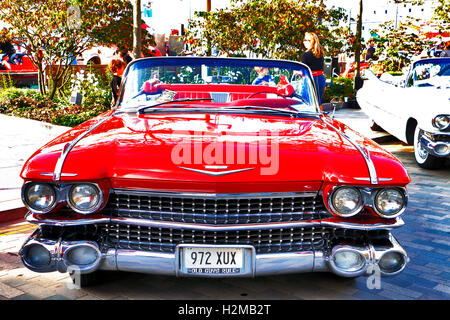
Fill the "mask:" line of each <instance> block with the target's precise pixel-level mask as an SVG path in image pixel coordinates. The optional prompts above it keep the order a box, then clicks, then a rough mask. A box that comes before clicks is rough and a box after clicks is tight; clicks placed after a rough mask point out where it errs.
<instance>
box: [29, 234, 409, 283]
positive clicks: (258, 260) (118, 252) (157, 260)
mask: <svg viewBox="0 0 450 320" xmlns="http://www.w3.org/2000/svg"><path fill="white" fill-rule="evenodd" d="M38 234H39V231H38V230H37V231H36V232H35V233H33V235H31V236H30V237H29V239H28V240H27V241H26V242H25V244H24V245H23V247H22V249H21V250H20V255H21V257H22V261H23V263H24V264H25V266H26V267H28V268H29V269H30V270H33V271H36V272H52V271H59V272H67V271H70V268H71V267H73V265H72V266H71V265H70V263H69V261H68V259H67V253H68V252H69V251H70V250H71V249H73V248H74V247H77V246H83V245H85V246H89V247H91V248H95V249H96V251H97V253H98V258H97V259H96V260H95V261H94V262H93V263H91V264H90V265H85V266H82V267H78V266H76V268H75V269H76V270H78V271H80V272H81V273H90V272H94V271H96V270H110V271H128V272H139V273H151V274H159V275H169V276H180V277H181V276H192V275H190V274H187V273H184V272H183V270H182V268H181V266H180V260H179V256H180V255H179V249H180V247H182V246H183V245H179V246H177V249H176V252H175V253H158V252H149V251H137V250H125V249H114V248H110V249H107V251H106V252H100V250H99V247H98V245H97V244H96V243H95V242H91V241H76V242H64V241H61V240H59V241H51V240H42V239H39V238H38ZM389 242H390V244H388V245H386V246H382V247H380V246H374V245H372V244H369V245H367V246H364V247H363V246H358V247H356V246H349V245H344V244H342V245H336V246H334V247H333V248H332V249H331V251H330V252H323V251H304V252H290V253H276V254H256V253H255V250H254V248H253V249H252V247H251V246H236V247H245V248H246V249H248V250H249V253H248V256H247V258H246V260H245V261H246V263H245V266H244V268H243V272H242V273H241V274H238V275H236V274H232V275H222V274H208V275H205V274H201V275H197V276H203V277H205V276H208V277H224V276H228V277H229V276H233V277H237V276H239V277H255V276H265V275H277V274H289V273H304V272H333V273H335V274H337V275H339V276H343V277H355V276H362V275H367V274H370V273H372V272H373V270H380V273H381V274H382V275H394V274H398V273H399V272H401V271H402V270H403V269H404V267H405V266H406V263H407V262H408V257H407V254H406V252H405V250H404V249H403V248H402V247H401V246H400V244H399V243H398V242H397V240H396V239H395V238H394V237H393V236H392V235H389ZM32 245H39V246H42V247H44V248H45V249H46V250H48V251H49V252H50V257H51V259H50V263H49V264H48V265H46V266H41V267H36V266H33V265H32V264H30V263H28V262H27V261H26V259H25V258H24V254H25V252H26V250H27V248H30V246H32ZM185 246H186V245H185ZM189 246H194V245H189ZM198 246H204V247H208V245H198ZM209 247H211V245H209ZM214 247H217V246H214ZM224 247H230V246H224ZM340 251H353V252H357V253H359V254H360V255H361V256H362V257H363V260H364V261H363V266H362V267H361V268H359V269H358V270H353V271H351V272H347V271H345V270H342V269H339V268H338V267H337V266H336V264H335V263H334V259H333V257H334V255H335V254H336V253H337V252H340ZM389 252H395V253H398V254H400V255H401V256H402V257H403V258H404V263H403V264H402V266H401V268H400V269H398V270H396V271H395V272H384V271H383V270H382V269H379V268H378V269H377V267H378V265H379V262H380V260H381V258H382V257H383V255H385V254H386V253H389Z"/></svg>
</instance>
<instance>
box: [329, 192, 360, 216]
mask: <svg viewBox="0 0 450 320" xmlns="http://www.w3.org/2000/svg"><path fill="white" fill-rule="evenodd" d="M330 205H331V207H332V209H333V211H334V212H335V213H336V214H338V215H340V216H342V217H351V216H353V215H355V214H357V213H358V212H359V211H361V209H362V205H363V201H362V195H361V192H360V191H359V190H358V189H356V188H353V187H341V188H338V189H336V190H335V191H334V192H333V194H332V195H331V201H330Z"/></svg>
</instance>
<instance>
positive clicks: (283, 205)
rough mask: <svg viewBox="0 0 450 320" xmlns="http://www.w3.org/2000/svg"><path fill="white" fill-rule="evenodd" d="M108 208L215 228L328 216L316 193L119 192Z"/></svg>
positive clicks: (123, 213)
mask: <svg viewBox="0 0 450 320" xmlns="http://www.w3.org/2000/svg"><path fill="white" fill-rule="evenodd" d="M107 208H108V209H109V210H110V211H111V215H112V216H113V217H125V218H135V219H149V220H158V221H172V222H186V223H200V224H211V225H218V224H246V223H270V222H288V221H311V220H319V219H321V218H324V217H325V216H328V213H327V211H326V209H325V206H324V204H323V200H322V197H321V196H317V195H316V193H289V194H277V195H273V196H250V197H246V196H245V195H238V196H221V195H218V196H199V195H191V196H188V195H183V196H179V195H167V194H158V193H146V192H134V191H117V190H115V191H114V193H112V194H110V197H109V202H108V206H107Z"/></svg>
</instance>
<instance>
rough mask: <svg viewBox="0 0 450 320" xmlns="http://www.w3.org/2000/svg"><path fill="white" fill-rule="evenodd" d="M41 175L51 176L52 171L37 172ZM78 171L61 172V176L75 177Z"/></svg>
mask: <svg viewBox="0 0 450 320" xmlns="http://www.w3.org/2000/svg"><path fill="white" fill-rule="evenodd" d="M39 174H40V175H41V176H46V177H53V175H54V173H52V172H42V173H39ZM77 175H78V173H61V177H76V176H77Z"/></svg>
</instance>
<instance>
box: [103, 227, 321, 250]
mask: <svg viewBox="0 0 450 320" xmlns="http://www.w3.org/2000/svg"><path fill="white" fill-rule="evenodd" d="M103 228H104V229H105V232H106V234H107V235H108V241H109V242H110V245H112V246H114V247H117V248H119V249H131V250H144V251H158V252H174V251H175V246H176V245H177V244H183V243H189V244H216V245H220V244H222V245H224V244H225V245H226V244H230V245H232V244H233V245H234V244H248V245H253V246H254V247H255V249H256V252H257V253H275V252H290V251H310V250H314V249H316V250H317V249H321V248H323V247H324V245H325V243H326V239H328V237H329V230H327V229H326V228H324V227H308V228H285V229H265V230H239V231H237V230H233V231H204V230H192V229H173V228H158V227H148V226H136V225H127V224H108V225H105V226H103Z"/></svg>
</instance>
